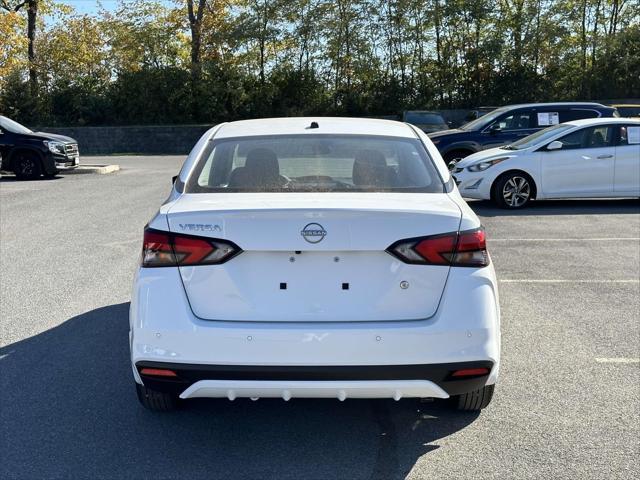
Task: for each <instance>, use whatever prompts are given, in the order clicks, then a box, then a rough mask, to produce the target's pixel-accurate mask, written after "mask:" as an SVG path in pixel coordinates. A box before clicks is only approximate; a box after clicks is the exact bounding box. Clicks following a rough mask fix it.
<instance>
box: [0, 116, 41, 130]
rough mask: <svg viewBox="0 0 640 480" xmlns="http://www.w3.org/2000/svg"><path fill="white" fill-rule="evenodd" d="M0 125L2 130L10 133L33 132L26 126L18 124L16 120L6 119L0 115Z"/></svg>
mask: <svg viewBox="0 0 640 480" xmlns="http://www.w3.org/2000/svg"><path fill="white" fill-rule="evenodd" d="M0 127H1V128H2V129H3V130H6V131H7V132H11V133H33V132H32V131H31V130H29V129H28V128H27V127H25V126H22V125H20V124H19V123H18V122H14V121H13V120H10V119H8V118H7V117H3V116H0Z"/></svg>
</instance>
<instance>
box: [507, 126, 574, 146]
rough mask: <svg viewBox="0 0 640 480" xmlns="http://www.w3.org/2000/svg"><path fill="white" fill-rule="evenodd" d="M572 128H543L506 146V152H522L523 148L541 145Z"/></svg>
mask: <svg viewBox="0 0 640 480" xmlns="http://www.w3.org/2000/svg"><path fill="white" fill-rule="evenodd" d="M572 128H573V125H566V124H560V125H554V126H553V127H549V128H545V129H544V130H540V131H539V132H536V133H534V134H532V135H529V136H528V137H524V138H523V139H521V140H518V141H517V142H514V143H512V144H511V145H507V146H506V147H502V148H505V149H507V150H524V149H525V148H529V147H535V146H536V145H539V144H541V143H544V142H546V141H547V140H549V139H550V138H553V137H554V136H555V135H557V134H558V133H562V132H565V131H567V130H570V129H572Z"/></svg>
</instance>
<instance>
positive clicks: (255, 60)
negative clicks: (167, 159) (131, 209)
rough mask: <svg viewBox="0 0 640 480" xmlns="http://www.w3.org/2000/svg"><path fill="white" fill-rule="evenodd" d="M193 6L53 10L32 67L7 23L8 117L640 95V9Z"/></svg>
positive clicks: (425, 4) (308, 1)
mask: <svg viewBox="0 0 640 480" xmlns="http://www.w3.org/2000/svg"><path fill="white" fill-rule="evenodd" d="M189 1H191V2H192V4H195V5H198V4H199V2H198V1H194V0H175V3H173V4H167V3H165V2H162V1H159V0H120V3H119V5H118V7H117V9H116V10H115V11H114V12H113V13H110V12H108V11H101V12H99V13H98V14H97V15H94V16H86V15H85V16H81V15H77V14H76V13H75V12H74V11H73V10H72V9H71V8H69V7H63V6H60V5H56V4H55V3H53V2H52V1H51V0H47V1H46V2H44V3H43V5H46V11H47V12H49V13H48V15H49V16H48V17H46V18H47V19H48V24H46V25H45V24H44V20H43V18H40V19H39V27H38V31H37V38H36V44H35V46H36V58H35V62H31V64H30V63H29V61H28V58H27V55H26V51H25V49H26V45H27V41H26V39H25V38H23V37H22V36H21V35H23V34H21V32H22V31H24V25H25V18H24V15H25V13H24V12H23V11H22V10H21V11H18V12H11V13H9V12H2V14H1V15H2V16H0V112H3V113H5V114H8V115H10V116H12V117H15V118H16V119H17V120H22V121H25V122H26V123H29V124H34V123H39V124H45V123H49V124H59V125H63V124H64V125H102V124H150V123H151V124H160V123H214V122H219V121H227V120H235V119H240V118H251V117H269V116H290V115H354V116H358V115H363V116H370V115H389V114H395V113H399V112H400V111H402V110H404V109H421V108H472V107H476V106H480V105H502V104H508V103H515V102H533V101H550V100H590V99H599V98H633V97H636V98H637V97H640V55H638V52H639V51H640V0H569V1H567V0H206V5H205V9H204V14H203V16H202V18H201V19H200V20H199V22H200V24H199V25H194V24H193V22H191V23H190V20H189V16H188V13H187V12H188V9H187V2H189ZM192 20H193V19H192ZM2 39H4V40H5V41H4V42H2ZM193 39H197V40H198V42H196V41H194V40H193ZM198 44H199V45H200V47H199V48H198V47H194V46H196V45H198ZM192 47H193V48H195V49H196V52H197V54H196V55H194V51H193V49H192ZM30 66H31V67H32V68H35V69H36V71H37V72H38V85H37V87H38V95H37V96H35V97H34V95H33V94H32V92H30V90H29V88H28V85H27V83H26V82H27V77H28V69H29V67H30ZM194 72H195V73H196V74H194Z"/></svg>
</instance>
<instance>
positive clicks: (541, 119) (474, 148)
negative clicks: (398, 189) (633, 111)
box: [429, 102, 617, 164]
mask: <svg viewBox="0 0 640 480" xmlns="http://www.w3.org/2000/svg"><path fill="white" fill-rule="evenodd" d="M614 116H617V112H616V109H615V108H612V107H605V106H604V105H601V104H599V103H577V102H565V103H529V104H524V105H508V106H506V107H500V108H497V109H495V110H493V111H492V112H489V113H487V114H486V115H483V116H482V117H480V118H478V119H476V120H474V121H472V122H469V123H467V124H465V125H463V126H461V127H460V128H456V129H454V130H445V131H442V132H434V133H430V134H429V138H431V140H432V141H433V143H434V145H435V146H436V147H437V148H438V150H439V151H440V153H441V154H442V157H443V158H444V160H445V162H447V164H449V163H450V162H454V163H455V162H457V161H458V160H461V159H462V158H464V157H466V156H467V155H471V154H472V153H475V152H479V151H480V150H485V149H487V148H493V147H499V146H501V145H508V144H510V143H513V142H515V141H517V140H520V139H521V138H524V137H526V136H528V135H531V134H532V133H535V132H537V131H538V130H541V129H543V128H547V127H549V126H551V125H556V124H558V123H564V122H569V121H571V120H581V119H583V118H598V117H614Z"/></svg>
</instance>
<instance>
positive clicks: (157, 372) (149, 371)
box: [140, 368, 178, 377]
mask: <svg viewBox="0 0 640 480" xmlns="http://www.w3.org/2000/svg"><path fill="white" fill-rule="evenodd" d="M140 375H150V376H153V377H177V376H178V375H176V372H174V371H173V370H167V369H164V368H143V369H142V370H140Z"/></svg>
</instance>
